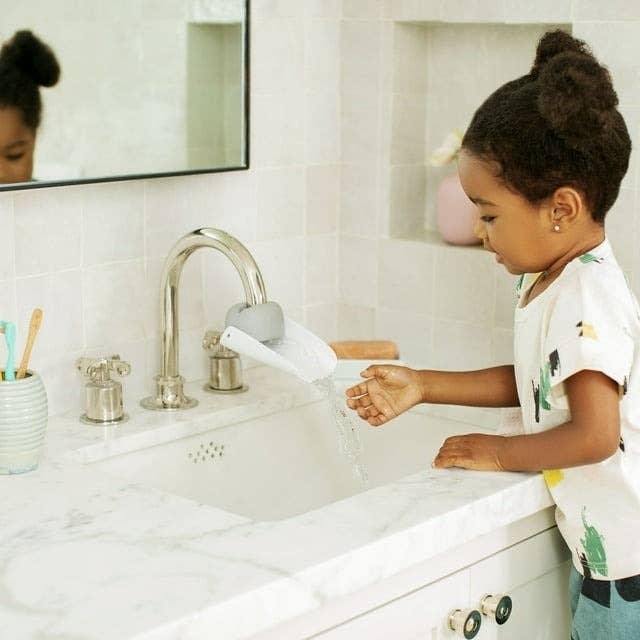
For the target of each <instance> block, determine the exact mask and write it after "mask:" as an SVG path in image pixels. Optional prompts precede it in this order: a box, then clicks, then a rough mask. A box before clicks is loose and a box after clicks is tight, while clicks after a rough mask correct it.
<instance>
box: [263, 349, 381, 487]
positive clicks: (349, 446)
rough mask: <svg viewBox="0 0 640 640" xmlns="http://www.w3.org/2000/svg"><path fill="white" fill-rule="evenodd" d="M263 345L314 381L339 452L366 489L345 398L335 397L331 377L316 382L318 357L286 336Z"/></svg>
mask: <svg viewBox="0 0 640 640" xmlns="http://www.w3.org/2000/svg"><path fill="white" fill-rule="evenodd" d="M265 345H266V346H268V347H269V348H270V349H272V350H273V351H275V352H276V353H277V354H279V355H280V356H282V357H283V358H285V359H286V360H288V361H289V362H291V363H293V364H294V365H295V366H296V368H297V370H298V371H299V373H300V374H301V377H302V378H303V379H306V380H313V382H312V384H313V386H314V387H316V389H319V390H320V391H321V393H322V394H323V395H326V396H327V398H328V400H329V411H330V413H331V416H332V418H333V420H334V422H335V424H336V427H337V429H338V442H339V445H340V451H341V453H342V455H344V456H345V458H347V460H349V462H351V464H352V467H353V475H354V477H355V478H357V479H358V480H359V481H360V483H361V484H362V485H363V486H366V485H367V482H368V479H369V478H368V474H367V470H366V469H365V467H364V464H363V462H362V442H361V441H360V433H359V431H358V427H357V426H356V425H355V424H354V423H353V421H352V420H351V416H350V415H349V412H348V410H347V408H346V403H345V401H344V398H343V397H339V396H338V394H337V392H336V384H335V381H334V379H333V377H332V376H331V375H329V376H327V377H325V378H320V379H317V373H316V372H317V371H319V370H322V363H321V362H320V361H319V358H318V354H317V353H316V352H315V351H314V349H313V348H312V347H311V346H310V345H305V344H303V343H301V342H299V341H296V340H291V339H288V338H287V337H286V336H285V337H284V338H281V339H278V340H270V341H268V342H265ZM325 370H326V369H325Z"/></svg>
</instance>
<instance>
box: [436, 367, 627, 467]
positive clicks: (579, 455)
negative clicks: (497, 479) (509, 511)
mask: <svg viewBox="0 0 640 640" xmlns="http://www.w3.org/2000/svg"><path fill="white" fill-rule="evenodd" d="M565 385H566V391H567V395H568V398H569V409H570V412H571V420H570V421H568V422H565V423H564V424H561V425H559V426H558V427H555V428H553V429H549V430H548V431H543V432H541V433H536V434H531V435H522V436H497V435H484V434H469V435H466V436H453V437H451V438H447V440H445V442H444V444H443V445H442V447H441V449H440V452H439V453H438V455H437V457H436V459H435V460H434V463H433V464H434V466H436V467H463V468H465V469H479V470H493V471H497V470H504V471H540V470H543V469H565V468H568V467H576V466H580V465H585V464H594V463H596V462H600V461H602V460H605V459H607V458H609V457H610V456H612V455H613V454H614V453H615V451H616V449H617V447H618V445H619V442H620V413H619V402H620V399H619V391H618V384H617V383H616V382H615V381H614V380H612V379H611V378H609V377H607V376H606V375H604V374H603V373H600V372H599V371H588V370H584V371H580V372H578V373H576V374H574V375H573V376H571V377H570V378H567V379H566V380H565Z"/></svg>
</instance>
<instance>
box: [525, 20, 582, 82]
mask: <svg viewBox="0 0 640 640" xmlns="http://www.w3.org/2000/svg"><path fill="white" fill-rule="evenodd" d="M567 51H573V52H574V53H582V54H584V55H586V56H591V57H593V54H592V53H591V49H589V45H587V43H586V42H584V41H583V40H578V39H577V38H574V37H573V36H571V35H569V34H568V33H567V32H566V31H561V30H560V29H556V30H555V31H547V32H546V33H545V34H544V35H543V36H542V38H540V41H539V42H538V46H537V48H536V59H535V60H534V61H533V66H532V67H531V71H530V72H529V73H530V74H531V75H532V76H534V77H536V78H537V77H538V75H539V73H540V70H541V69H542V67H544V65H545V64H546V63H547V62H548V61H549V60H551V58H554V57H555V56H557V55H558V54H560V53H565V52H567Z"/></svg>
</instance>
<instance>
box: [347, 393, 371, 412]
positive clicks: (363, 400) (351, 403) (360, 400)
mask: <svg viewBox="0 0 640 640" xmlns="http://www.w3.org/2000/svg"><path fill="white" fill-rule="evenodd" d="M371 404H372V401H371V398H370V396H369V395H368V394H365V395H364V396H358V397H357V398H347V406H348V407H349V408H350V409H357V408H358V407H369V406H371Z"/></svg>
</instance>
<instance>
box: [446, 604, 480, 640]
mask: <svg viewBox="0 0 640 640" xmlns="http://www.w3.org/2000/svg"><path fill="white" fill-rule="evenodd" d="M481 622H482V618H481V616H480V612H479V611H478V610H476V609H454V610H453V611H452V612H451V613H450V614H449V629H452V630H453V631H455V632H456V634H457V635H458V636H460V637H461V638H467V640H468V639H469V638H475V637H476V635H478V631H480V623H481Z"/></svg>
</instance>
